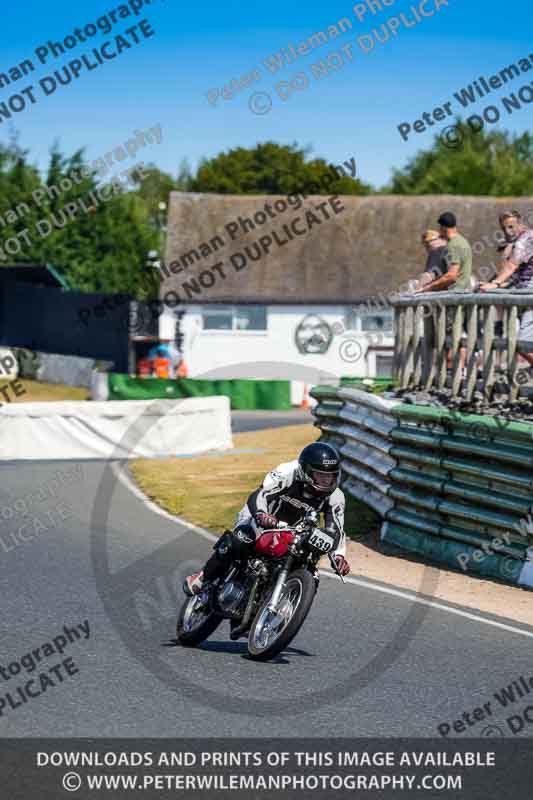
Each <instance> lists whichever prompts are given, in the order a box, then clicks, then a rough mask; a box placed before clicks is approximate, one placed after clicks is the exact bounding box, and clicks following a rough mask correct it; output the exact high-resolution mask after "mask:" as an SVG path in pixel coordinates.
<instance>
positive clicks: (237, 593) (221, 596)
mask: <svg viewBox="0 0 533 800" xmlns="http://www.w3.org/2000/svg"><path fill="white" fill-rule="evenodd" d="M245 598H246V589H245V588H244V586H243V585H242V583H238V582H237V581H228V582H227V583H225V584H224V586H223V587H222V589H221V590H220V591H219V593H218V602H219V605H220V607H221V609H222V611H223V612H224V613H225V614H229V615H230V616H238V612H239V609H240V606H241V605H242V603H243V601H244V600H245Z"/></svg>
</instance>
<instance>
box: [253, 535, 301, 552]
mask: <svg viewBox="0 0 533 800" xmlns="http://www.w3.org/2000/svg"><path fill="white" fill-rule="evenodd" d="M293 539H294V534H293V532H292V531H266V533H262V534H261V536H260V537H259V539H257V541H256V543H255V549H256V550H257V552H258V553H260V554H261V555H262V556H273V557H274V558H281V556H284V555H285V554H286V553H287V549H288V546H289V545H290V543H291V542H292V540H293Z"/></svg>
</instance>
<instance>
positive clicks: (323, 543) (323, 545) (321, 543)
mask: <svg viewBox="0 0 533 800" xmlns="http://www.w3.org/2000/svg"><path fill="white" fill-rule="evenodd" d="M309 544H310V545H312V547H315V548H316V549H317V550H320V552H321V553H329V551H330V550H331V548H332V547H333V545H334V544H335V542H334V541H333V537H332V536H330V535H329V534H327V533H324V531H321V530H319V529H318V528H317V529H316V530H315V531H313V533H312V534H311V536H310V537H309Z"/></svg>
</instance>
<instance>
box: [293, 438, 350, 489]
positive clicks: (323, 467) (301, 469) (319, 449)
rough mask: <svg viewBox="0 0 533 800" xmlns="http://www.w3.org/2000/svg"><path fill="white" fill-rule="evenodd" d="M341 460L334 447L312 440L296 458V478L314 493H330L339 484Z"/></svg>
mask: <svg viewBox="0 0 533 800" xmlns="http://www.w3.org/2000/svg"><path fill="white" fill-rule="evenodd" d="M340 476H341V462H340V458H339V455H338V453H337V451H336V450H335V448H334V447H332V446H331V445H330V444H324V443H323V442H313V444H308V445H307V447H304V449H303V450H302V452H301V453H300V457H299V459H298V478H299V479H300V480H301V481H303V482H304V483H305V484H306V485H307V486H309V487H310V489H311V490H312V491H313V492H314V493H315V494H325V495H327V494H331V493H332V492H334V491H335V489H336V488H337V486H338V485H339V480H340Z"/></svg>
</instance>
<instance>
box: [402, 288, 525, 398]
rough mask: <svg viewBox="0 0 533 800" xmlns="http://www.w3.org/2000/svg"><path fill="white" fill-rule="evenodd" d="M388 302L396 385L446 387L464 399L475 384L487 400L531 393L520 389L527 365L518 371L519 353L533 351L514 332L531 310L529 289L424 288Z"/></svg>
mask: <svg viewBox="0 0 533 800" xmlns="http://www.w3.org/2000/svg"><path fill="white" fill-rule="evenodd" d="M390 302H391V305H392V306H393V308H394V317H395V321H394V324H395V353H394V368H393V369H394V378H395V380H396V381H397V384H398V387H399V388H400V389H424V390H426V391H430V392H431V391H432V390H444V389H449V390H450V392H451V395H452V397H458V398H463V399H465V400H467V401H470V400H472V398H473V396H474V392H475V390H476V389H478V390H479V391H481V392H482V393H483V395H484V398H485V399H486V400H487V401H489V402H491V401H492V400H493V399H494V397H495V394H498V395H499V396H500V398H501V397H502V396H503V397H504V398H507V399H508V400H510V401H514V400H516V399H517V398H518V397H519V396H520V395H524V394H530V392H528V391H527V389H526V388H525V386H524V388H522V384H525V383H526V380H527V373H526V372H525V368H527V367H528V364H527V363H524V365H523V366H524V371H523V372H522V371H521V373H520V374H518V356H519V354H523V353H529V352H533V341H529V342H528V341H523V340H519V338H518V331H519V319H520V315H521V314H522V313H523V312H524V311H526V310H527V309H533V293H531V291H529V290H528V291H513V292H510V291H508V290H495V291H493V292H475V293H460V292H453V291H450V292H428V293H423V294H422V293H421V294H416V295H413V294H410V295H401V296H399V297H395V298H391V300H390ZM498 323H500V324H498ZM531 374H533V371H532V373H531ZM522 376H525V379H523V377H522Z"/></svg>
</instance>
